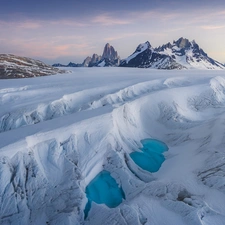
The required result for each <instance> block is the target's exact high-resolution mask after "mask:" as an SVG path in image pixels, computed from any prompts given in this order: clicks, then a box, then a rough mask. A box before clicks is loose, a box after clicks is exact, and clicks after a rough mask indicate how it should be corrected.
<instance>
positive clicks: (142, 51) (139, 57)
mask: <svg viewBox="0 0 225 225" xmlns="http://www.w3.org/2000/svg"><path fill="white" fill-rule="evenodd" d="M120 66H121V67H138V68H156V69H182V68H183V66H182V65H181V64H179V63H177V62H176V61H175V60H174V59H173V58H172V57H171V56H169V55H167V54H162V53H158V52H157V51H155V50H154V48H153V47H152V46H151V44H150V43H149V42H148V41H147V42H145V43H143V44H140V45H138V47H137V48H136V50H135V52H134V53H133V54H132V55H130V56H129V57H127V58H126V59H124V60H122V61H121V63H120Z"/></svg>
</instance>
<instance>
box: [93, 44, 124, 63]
mask: <svg viewBox="0 0 225 225" xmlns="http://www.w3.org/2000/svg"><path fill="white" fill-rule="evenodd" d="M119 64H120V57H119V55H118V53H117V51H116V50H115V49H114V48H113V46H111V45H110V44H109V43H107V44H106V45H105V47H104V50H103V53H102V57H101V60H100V61H99V62H98V63H97V64H96V65H97V66H100V67H105V66H118V65H119Z"/></svg>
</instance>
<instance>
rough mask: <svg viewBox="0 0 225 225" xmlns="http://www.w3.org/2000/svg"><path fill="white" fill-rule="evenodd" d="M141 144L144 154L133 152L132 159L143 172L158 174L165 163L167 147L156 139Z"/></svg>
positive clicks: (145, 140) (146, 140) (142, 141)
mask: <svg viewBox="0 0 225 225" xmlns="http://www.w3.org/2000/svg"><path fill="white" fill-rule="evenodd" d="M141 143H142V145H143V147H142V148H140V150H142V152H132V153H131V154H130V157H131V158H132V160H133V161H134V162H135V163H136V164H137V165H138V166H139V167H141V168H142V169H143V170H147V171H149V172H152V173H154V172H157V171H158V170H159V168H160V167H161V165H162V163H163V162H164V161H165V157H164V155H163V153H164V152H166V151H168V147H167V145H166V144H165V143H163V142H162V141H159V140H156V139H144V140H141Z"/></svg>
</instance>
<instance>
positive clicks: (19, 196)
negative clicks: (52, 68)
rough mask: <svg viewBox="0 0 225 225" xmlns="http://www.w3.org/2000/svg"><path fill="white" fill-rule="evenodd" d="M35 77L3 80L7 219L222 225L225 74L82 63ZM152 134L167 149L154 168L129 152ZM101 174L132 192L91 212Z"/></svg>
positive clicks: (2, 175) (0, 177)
mask: <svg viewBox="0 0 225 225" xmlns="http://www.w3.org/2000/svg"><path fill="white" fill-rule="evenodd" d="M103 76H104V79H102V77H103ZM33 80H34V79H22V80H20V81H19V82H18V83H15V81H13V80H5V81H3V82H2V83H1V84H0V118H1V125H0V127H1V133H0V202H1V204H0V224H4V225H6V224H15V225H17V224H21V225H22V224H34V225H39V224H65V225H72V224H73V225H74V224H85V225H88V224H91V225H93V224H121V225H122V224H124V225H125V224H131V225H132V224H134V225H136V224H140V225H142V224H153V225H154V224H155V225H158V224H160V225H163V224H165V225H174V224H179V225H182V224H184V225H193V224H194V225H195V224H196V225H200V224H204V225H211V224H216V225H218V224H221V225H222V224H224V221H225V206H224V202H225V188H224V187H225V185H224V184H225V179H224V177H225V166H224V162H223V158H224V157H225V149H224V144H225V143H224V140H225V137H224V134H225V130H224V122H225V121H224V116H225V76H224V75H223V73H222V72H220V71H217V72H215V71H214V72H212V71H203V72H199V71H195V70H193V71H156V70H150V71H149V70H142V71H140V70H139V69H125V68H108V69H106V68H101V69H97V68H96V69H93V70H91V71H90V70H85V69H80V68H75V69H74V73H73V74H65V76H63V78H62V77H61V76H58V75H56V76H51V77H41V78H36V79H35V82H34V81H33ZM37 83H38V85H37ZM146 138H154V139H157V140H160V141H163V142H164V143H166V144H167V145H168V147H169V150H168V151H167V152H164V153H163V154H164V157H165V161H164V162H163V164H162V166H161V167H160V169H159V170H158V171H157V172H155V173H151V172H148V171H146V170H143V169H141V168H140V167H139V166H138V165H137V164H135V162H134V161H133V160H132V159H131V157H130V153H132V152H138V151H140V150H139V149H140V148H142V144H141V142H140V141H141V140H143V139H146ZM102 171H106V173H107V174H108V173H109V174H110V176H111V177H112V178H113V180H115V181H116V184H117V185H118V187H119V188H121V190H123V192H124V198H123V199H122V202H121V204H119V205H118V206H116V207H114V208H109V207H107V206H106V205H105V204H97V203H95V202H92V204H91V208H90V211H89V213H88V215H87V217H86V218H85V215H84V209H85V206H86V204H87V202H88V199H87V196H86V193H85V190H86V188H87V186H88V184H90V182H91V181H92V180H93V179H94V178H95V177H96V175H98V174H99V173H101V172H102Z"/></svg>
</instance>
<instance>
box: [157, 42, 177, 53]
mask: <svg viewBox="0 0 225 225" xmlns="http://www.w3.org/2000/svg"><path fill="white" fill-rule="evenodd" d="M172 47H173V45H172V44H171V43H170V42H168V43H167V44H164V45H162V46H159V47H158V48H155V51H157V52H160V51H164V50H165V49H167V48H170V49H172Z"/></svg>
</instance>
